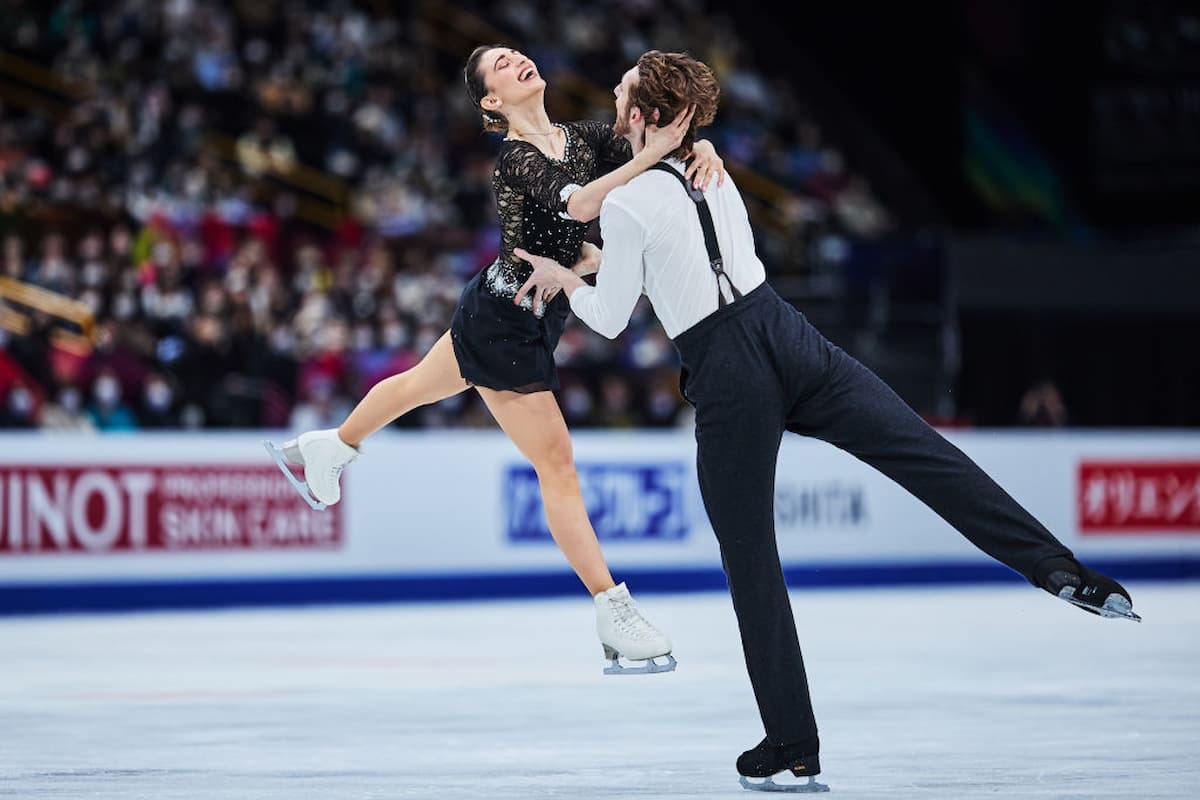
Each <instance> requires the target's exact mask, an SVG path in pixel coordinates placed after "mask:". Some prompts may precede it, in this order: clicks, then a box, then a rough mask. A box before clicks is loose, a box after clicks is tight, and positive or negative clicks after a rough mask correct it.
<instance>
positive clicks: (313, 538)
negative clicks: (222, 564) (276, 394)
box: [0, 464, 343, 557]
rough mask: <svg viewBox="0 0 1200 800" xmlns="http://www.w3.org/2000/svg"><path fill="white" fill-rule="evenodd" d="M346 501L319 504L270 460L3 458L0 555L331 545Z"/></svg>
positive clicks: (338, 540) (338, 536)
mask: <svg viewBox="0 0 1200 800" xmlns="http://www.w3.org/2000/svg"><path fill="white" fill-rule="evenodd" d="M342 537H343V525H342V504H340V503H339V504H338V505H336V506H333V507H332V508H329V509H327V510H325V511H313V510H312V509H310V508H309V507H308V506H307V505H306V504H305V503H304V501H303V500H302V499H301V498H300V497H299V496H298V495H297V494H296V492H295V491H294V490H293V489H292V487H291V486H289V485H288V483H287V481H285V480H284V479H283V476H281V475H280V474H279V470H277V469H276V468H275V466H274V465H271V464H264V465H261V466H256V465H224V464H222V465H212V466H197V465H194V464H189V465H181V466H170V465H162V464H154V465H149V466H143V465H128V464H121V465H116V466H92V465H88V466H69V467H68V466H53V467H47V466H36V465H32V466H19V465H7V464H5V465H0V557H3V556H6V555H18V554H28V553H53V552H62V553H112V552H137V551H146V552H161V551H185V550H186V551H195V550H204V551H219V550H264V549H293V550H294V549H330V548H337V547H340V546H341V544H342Z"/></svg>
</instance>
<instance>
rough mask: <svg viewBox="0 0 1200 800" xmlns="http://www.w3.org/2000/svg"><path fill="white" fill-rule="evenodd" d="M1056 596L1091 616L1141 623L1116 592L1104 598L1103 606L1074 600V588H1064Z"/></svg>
mask: <svg viewBox="0 0 1200 800" xmlns="http://www.w3.org/2000/svg"><path fill="white" fill-rule="evenodd" d="M1058 596H1059V597H1060V598H1062V599H1063V600H1066V601H1067V602H1068V603H1070V604H1071V605H1073V606H1079V607H1080V608H1082V609H1083V610H1084V611H1091V612H1092V613H1093V614H1098V615H1100V616H1101V617H1104V618H1105V619H1129V620H1133V621H1134V622H1141V621H1142V618H1141V617H1140V616H1138V615H1137V614H1135V613H1133V606H1132V605H1130V604H1129V601H1128V600H1126V599H1125V598H1124V597H1123V596H1121V595H1119V594H1117V593H1116V592H1114V593H1112V594H1110V595H1109V596H1108V597H1106V598H1104V605H1102V606H1096V605H1092V604H1091V603H1085V602H1084V601H1082V600H1077V599H1076V598H1075V587H1074V586H1064V587H1063V589H1062V591H1061V592H1059V593H1058Z"/></svg>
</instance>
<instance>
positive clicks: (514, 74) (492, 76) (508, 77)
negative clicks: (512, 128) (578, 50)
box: [479, 47, 546, 113]
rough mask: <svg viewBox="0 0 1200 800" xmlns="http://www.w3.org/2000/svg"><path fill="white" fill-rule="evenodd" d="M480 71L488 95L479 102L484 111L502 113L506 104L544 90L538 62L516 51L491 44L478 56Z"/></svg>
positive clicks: (509, 104) (513, 103)
mask: <svg viewBox="0 0 1200 800" xmlns="http://www.w3.org/2000/svg"><path fill="white" fill-rule="evenodd" d="M479 72H480V74H481V75H482V77H483V85H484V86H486V87H487V88H488V94H487V96H486V97H484V98H483V100H482V101H481V102H480V105H481V106H482V107H483V109H484V110H485V111H498V112H500V113H504V111H505V108H504V107H505V106H515V105H520V103H521V102H522V101H523V100H525V99H527V98H529V97H531V96H533V95H535V94H539V93H541V92H543V91H545V89H546V82H545V81H544V80H542V76H541V75H540V74H538V71H537V65H535V64H534V63H533V61H532V60H531V59H530V58H529V57H528V56H526V55H524V54H522V53H521V52H520V51H518V50H511V49H509V48H507V47H493V48H492V49H491V50H488V51H487V52H486V53H484V54H483V58H481V59H479Z"/></svg>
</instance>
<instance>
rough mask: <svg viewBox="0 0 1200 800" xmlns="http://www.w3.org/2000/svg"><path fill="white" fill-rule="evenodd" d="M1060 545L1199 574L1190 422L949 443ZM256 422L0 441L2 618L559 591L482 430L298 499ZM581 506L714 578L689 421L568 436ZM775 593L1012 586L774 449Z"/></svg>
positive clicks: (548, 544)
mask: <svg viewBox="0 0 1200 800" xmlns="http://www.w3.org/2000/svg"><path fill="white" fill-rule="evenodd" d="M946 435H947V438H949V439H950V440H951V441H953V442H954V443H955V444H956V445H958V446H959V447H961V448H962V449H963V450H964V451H965V452H966V453H967V454H968V455H970V456H971V457H972V458H974V459H975V460H976V461H977V462H978V463H979V464H980V465H981V466H982V467H983V468H984V469H985V470H987V471H988V472H989V473H990V474H991V475H992V476H993V477H995V478H996V480H997V481H998V482H999V483H1000V485H1001V486H1003V487H1004V488H1005V489H1006V490H1007V491H1008V492H1009V493H1010V494H1012V495H1013V496H1014V497H1015V498H1016V499H1017V500H1019V501H1020V502H1021V503H1022V504H1024V505H1025V506H1026V507H1027V508H1028V509H1029V510H1030V511H1031V512H1032V513H1033V514H1034V515H1035V516H1037V517H1038V518H1039V519H1040V520H1041V521H1042V522H1043V523H1044V524H1046V525H1047V526H1048V527H1049V528H1050V529H1051V530H1052V531H1053V532H1054V533H1055V535H1057V536H1058V537H1059V538H1060V539H1062V540H1063V542H1064V543H1065V544H1067V546H1069V547H1071V548H1072V549H1073V550H1074V551H1075V552H1076V553H1077V554H1079V555H1081V556H1083V557H1086V558H1087V559H1089V560H1090V561H1091V562H1093V563H1095V564H1096V565H1097V566H1104V567H1106V568H1107V569H1109V570H1111V571H1112V572H1114V573H1115V574H1117V575H1118V576H1124V577H1130V578H1134V577H1139V578H1177V577H1196V576H1200V434H1197V433H1194V432H1163V433H1155V434H1145V433H1140V432H1139V433H1121V434H1111V433H1110V434H1085V433H1075V432H1058V433H1049V434H1048V433H1036V432H987V431H973V432H948V433H947V434H946ZM261 439H262V437H261V436H259V435H245V434H236V435H235V434H230V435H198V436H181V435H159V436H152V435H124V436H116V435H114V436H103V437H82V438H76V437H70V436H24V435H5V436H3V437H0V612H22V611H42V610H63V609H88V608H136V607H160V606H206V605H241V604H275V603H290V602H337V601H378V600H398V599H469V598H481V597H515V596H543V595H554V594H565V593H571V592H576V591H578V584H577V582H576V580H575V578H574V577H573V576H572V575H571V574H570V573H569V571H568V570H567V568H566V565H565V563H564V561H563V559H562V557H561V555H560V554H559V552H558V550H557V548H556V547H555V546H554V543H553V540H552V539H551V538H550V535H549V532H548V530H547V529H546V525H545V518H544V515H543V513H542V508H541V502H540V497H539V494H538V487H537V480H536V476H535V475H534V473H533V471H532V469H531V468H530V467H529V466H528V464H527V463H525V462H524V460H523V459H522V458H521V456H520V454H519V453H518V452H517V451H516V449H515V448H514V447H513V446H512V444H511V443H510V442H509V441H508V440H507V439H505V438H504V437H503V436H502V435H500V434H498V433H495V432H476V431H446V432H435V431H429V432H414V433H403V434H402V433H392V432H387V433H386V434H383V435H380V436H378V437H376V438H374V439H372V440H370V441H369V442H368V445H367V447H366V448H365V449H364V454H363V456H362V457H361V458H360V459H359V460H358V461H357V462H355V463H354V464H353V465H352V466H351V467H350V469H349V470H348V471H347V472H346V473H345V474H344V476H343V485H344V500H343V502H342V503H341V504H339V505H337V506H335V507H333V508H332V509H330V510H328V511H323V512H316V511H311V510H310V509H308V507H307V506H306V505H304V503H303V502H302V501H301V500H300V499H299V497H298V496H296V495H295V494H294V493H293V492H292V489H291V488H290V486H289V485H288V484H287V482H286V481H285V480H284V479H283V477H282V476H280V475H279V474H278V472H277V471H276V470H275V467H274V465H273V464H272V463H271V462H270V460H269V458H268V457H267V455H266V453H265V452H264V450H263V448H262V444H261ZM575 455H576V461H577V465H578V469H579V474H580V480H581V485H582V489H583V492H584V499H585V503H586V505H587V507H588V511H589V515H590V517H591V519H592V521H593V525H594V526H595V528H596V531H597V534H598V536H599V537H600V539H601V540H602V543H603V545H604V549H605V553H606V555H607V557H608V559H609V562H610V564H611V566H612V567H613V571H614V573H615V574H616V575H617V576H618V578H619V579H620V578H625V579H628V580H630V581H631V583H632V582H634V581H636V584H637V587H638V589H639V590H640V591H643V592H645V591H654V590H664V591H687V590H704V589H716V588H721V587H723V586H724V579H723V576H722V573H721V569H720V557H719V554H718V551H717V547H716V542H715V539H714V538H713V536H712V530H711V528H710V527H709V525H708V522H707V518H706V515H705V513H704V508H703V504H702V502H701V499H700V496H699V491H698V489H697V484H696V475H695V466H694V457H695V442H694V439H693V437H692V434H691V432H690V431H669V432H663V433H613V432H603V433H579V434H577V435H576V436H575ZM775 511H776V528H777V534H778V536H777V538H778V542H779V550H780V556H781V560H782V561H783V563H784V566H785V570H786V572H787V574H788V578H789V581H790V582H791V583H792V584H793V585H798V586H805V585H815V586H830V585H872V584H898V583H938V582H974V581H1004V580H1018V578H1017V577H1016V576H1015V575H1014V574H1013V573H1012V572H1011V571H1009V570H1007V569H1006V568H1004V567H1001V566H999V565H997V564H995V563H994V562H992V561H991V560H990V559H988V558H987V557H986V556H984V555H983V554H982V553H980V552H978V551H977V550H975V549H974V548H973V547H972V546H971V545H970V544H968V543H967V542H966V541H965V540H964V539H963V538H962V537H961V536H960V535H958V533H957V532H956V531H954V530H953V529H952V528H950V527H949V526H948V525H947V524H946V523H945V522H943V521H942V520H941V519H940V518H939V517H937V516H936V515H935V514H934V513H933V512H932V511H930V510H929V509H928V508H926V507H925V506H924V505H923V504H921V503H920V502H919V501H917V500H916V499H914V498H913V497H911V496H910V495H909V494H908V493H907V492H905V491H904V490H903V489H901V488H900V487H899V486H897V485H895V484H893V483H892V482H891V481H889V480H888V479H887V478H885V477H883V476H882V475H880V474H879V473H877V472H875V471H874V470H872V469H871V468H869V467H867V466H865V465H864V464H862V463H860V462H858V461H857V460H855V459H854V458H852V457H850V456H848V455H846V454H845V453H842V452H840V451H838V450H836V449H834V448H832V447H830V446H828V445H825V444H823V443H820V442H814V441H811V440H807V439H801V438H798V437H788V438H787V439H785V441H784V445H783V448H782V450H781V452H780V456H779V465H778V476H777V485H776V491H775Z"/></svg>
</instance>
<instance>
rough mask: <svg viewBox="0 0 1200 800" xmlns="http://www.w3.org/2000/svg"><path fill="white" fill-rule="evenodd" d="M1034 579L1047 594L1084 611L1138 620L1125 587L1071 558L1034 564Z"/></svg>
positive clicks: (1103, 615) (1056, 558)
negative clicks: (1035, 565)
mask: <svg viewBox="0 0 1200 800" xmlns="http://www.w3.org/2000/svg"><path fill="white" fill-rule="evenodd" d="M1034 579H1035V580H1036V581H1037V585H1038V586H1040V587H1042V588H1043V589H1045V590H1046V591H1047V592H1049V593H1050V594H1052V595H1054V596H1056V597H1061V598H1062V599H1063V600H1066V601H1067V602H1068V603H1071V604H1072V605H1076V606H1079V607H1080V608H1082V609H1083V610H1084V611H1087V612H1090V613H1092V614H1098V615H1100V616H1101V617H1106V618H1109V619H1114V618H1117V617H1119V618H1121V619H1131V620H1133V621H1134V622H1141V621H1142V618H1141V617H1139V616H1138V615H1137V614H1135V613H1133V599H1132V598H1131V597H1130V596H1129V592H1127V591H1125V587H1124V586H1122V585H1121V584H1119V583H1117V582H1116V581H1114V580H1113V579H1112V578H1110V577H1108V576H1107V575H1103V574H1101V573H1099V572H1096V571H1095V570H1093V569H1088V568H1087V567H1085V566H1083V565H1082V564H1080V563H1079V562H1078V561H1076V560H1075V559H1073V558H1068V557H1066V556H1056V557H1054V558H1047V559H1045V560H1044V561H1042V562H1040V563H1039V564H1038V565H1037V568H1036V570H1035V574H1034Z"/></svg>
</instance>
